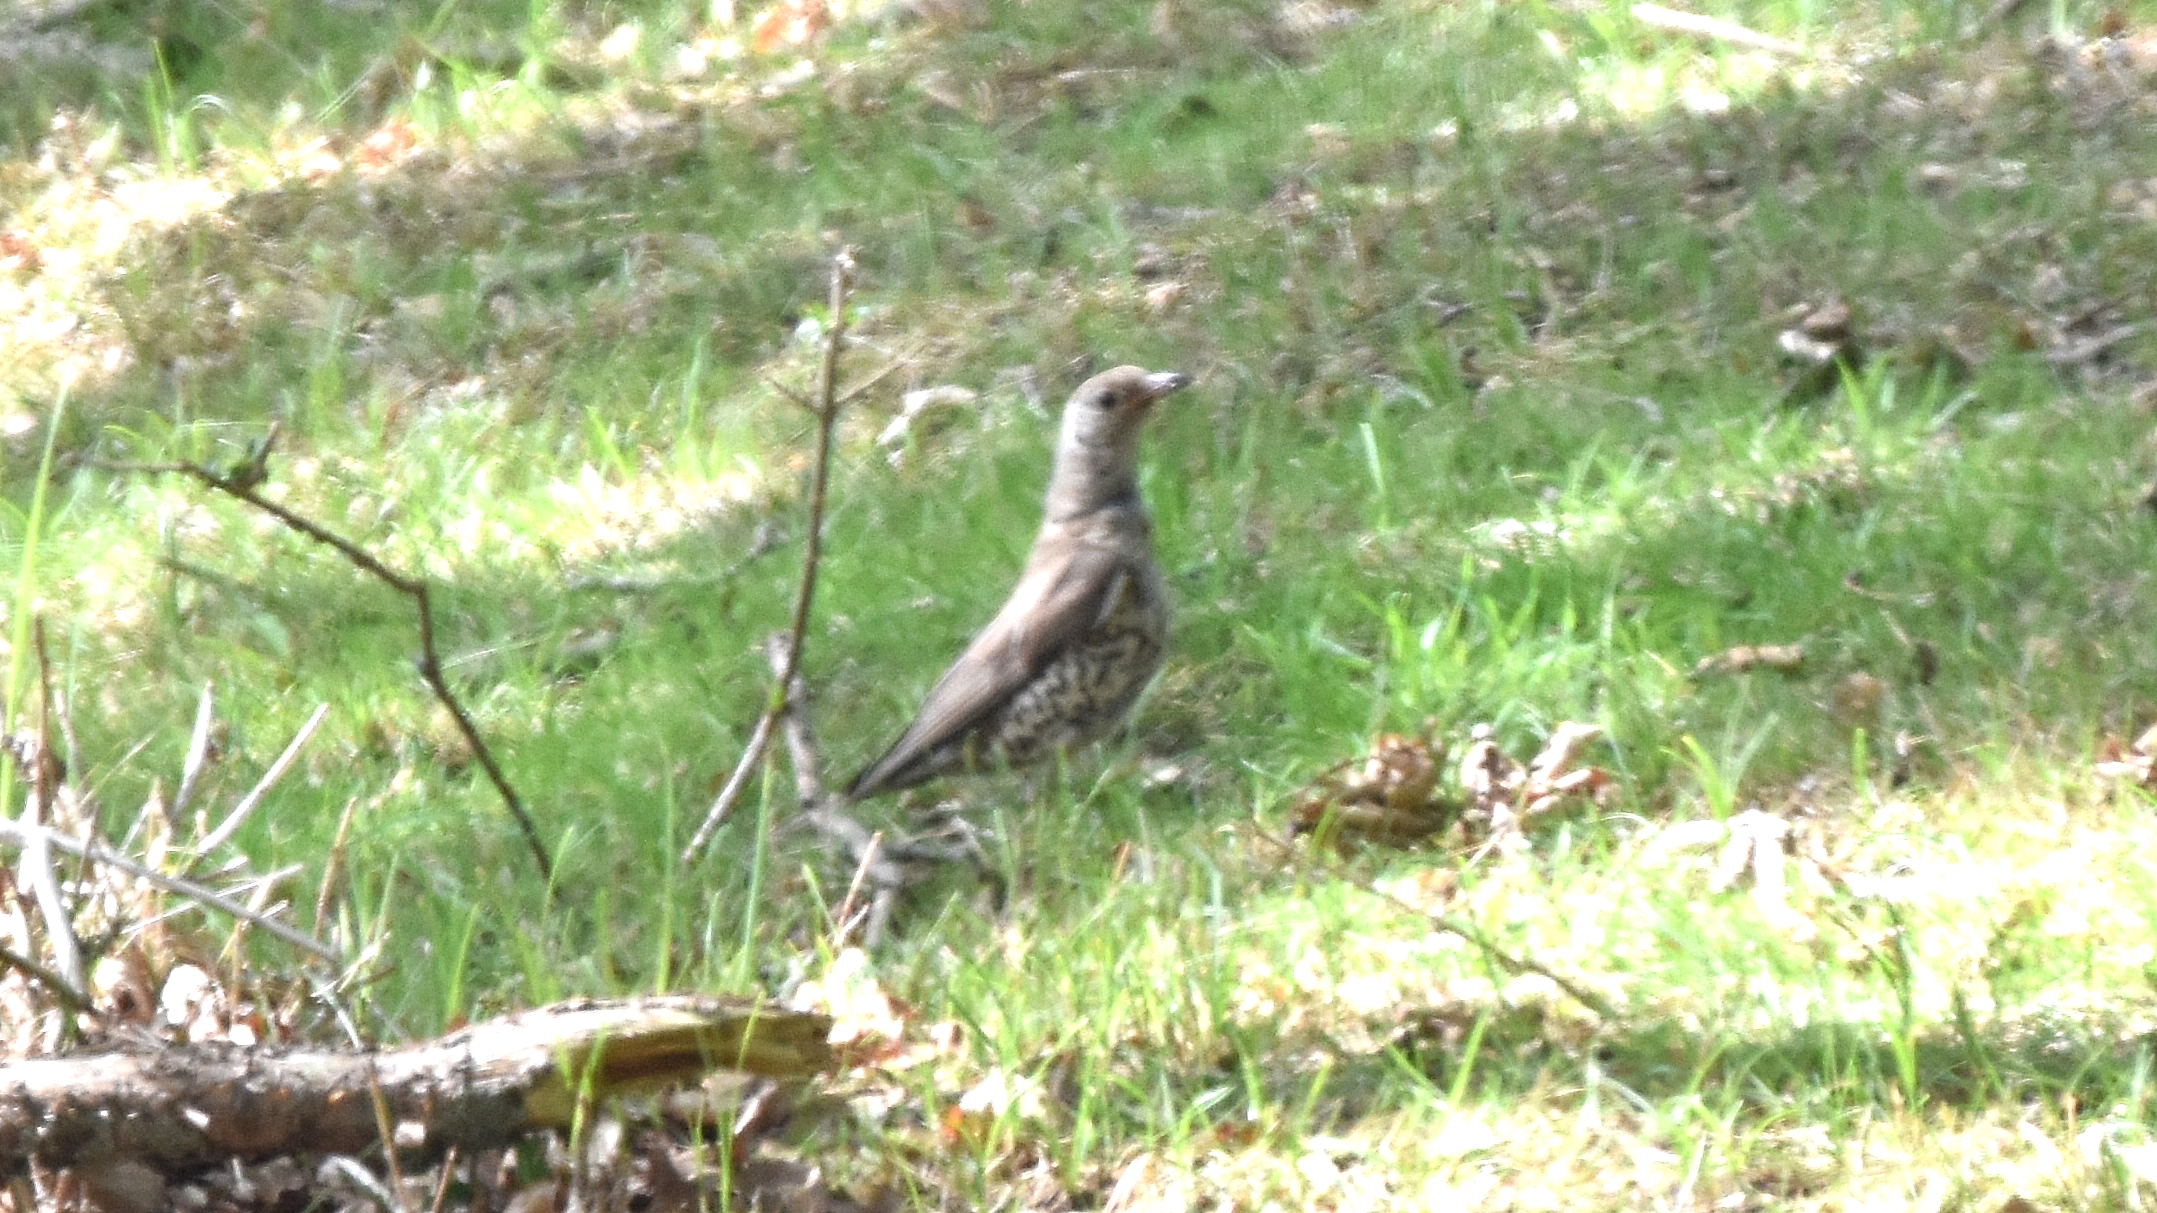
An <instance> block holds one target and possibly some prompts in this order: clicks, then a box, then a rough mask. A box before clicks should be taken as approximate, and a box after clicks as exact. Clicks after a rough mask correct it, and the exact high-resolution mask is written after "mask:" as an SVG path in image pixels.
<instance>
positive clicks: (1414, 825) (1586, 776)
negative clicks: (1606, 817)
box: [1290, 721, 1615, 848]
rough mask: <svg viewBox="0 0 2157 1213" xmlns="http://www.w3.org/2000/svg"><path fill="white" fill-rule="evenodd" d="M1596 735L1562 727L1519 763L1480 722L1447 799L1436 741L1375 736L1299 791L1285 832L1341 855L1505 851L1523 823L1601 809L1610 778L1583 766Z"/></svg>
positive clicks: (1588, 728) (1585, 728) (1584, 728)
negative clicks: (1363, 849)
mask: <svg viewBox="0 0 2157 1213" xmlns="http://www.w3.org/2000/svg"><path fill="white" fill-rule="evenodd" d="M1601 736H1602V729H1601V728H1599V727H1597V726H1595V725H1592V724H1582V723H1578V722H1574V721H1567V722H1565V723H1563V724H1560V725H1559V726H1558V727H1557V728H1556V729H1554V730H1552V732H1551V735H1550V738H1549V739H1548V740H1547V741H1545V742H1544V744H1543V748H1542V749H1541V750H1540V751H1539V752H1537V754H1536V755H1535V757H1534V758H1532V759H1530V760H1529V761H1528V762H1527V763H1526V764H1522V763H1520V762H1518V761H1516V760H1515V759H1514V758H1513V757H1512V756H1510V755H1508V754H1507V753H1506V752H1505V751H1504V749H1503V748H1501V747H1500V746H1499V744H1498V743H1497V741H1496V740H1495V739H1494V735H1493V731H1492V729H1491V727H1490V726H1489V725H1487V724H1479V725H1476V726H1475V727H1474V728H1473V729H1471V730H1470V731H1469V740H1468V745H1467V748H1466V749H1465V750H1464V751H1463V752H1462V754H1461V760H1460V765H1459V767H1458V768H1457V771H1456V776H1455V782H1454V788H1453V790H1452V791H1451V792H1450V793H1449V792H1448V791H1447V790H1446V789H1443V788H1441V786H1440V784H1441V782H1442V780H1441V775H1442V771H1443V767H1444V762H1445V745H1444V743H1443V742H1442V741H1437V740H1433V739H1431V738H1428V737H1409V736H1404V735H1401V734H1398V733H1384V734H1380V735H1379V736H1378V737H1377V739H1376V740H1374V741H1373V742H1372V743H1371V748H1370V752H1369V753H1368V754H1366V755H1365V756H1364V757H1363V758H1362V759H1360V760H1355V759H1352V760H1350V761H1348V762H1344V763H1341V764H1339V765H1337V766H1335V767H1333V768H1332V769H1330V770H1327V771H1325V772H1323V773H1321V774H1320V775H1318V776H1317V777H1316V778H1314V779H1313V780H1311V781H1310V782H1309V783H1308V784H1306V785H1304V787H1303V790H1302V791H1301V792H1299V793H1298V794H1297V796H1296V800H1295V806H1294V808H1293V809H1292V810H1291V811H1290V818H1291V826H1290V829H1291V832H1292V833H1294V834H1297V835H1302V834H1313V835H1316V836H1318V837H1319V838H1320V839H1321V840H1323V841H1325V842H1327V843H1330V844H1332V845H1334V846H1336V847H1341V848H1348V847H1351V846H1354V845H1358V844H1362V843H1378V844H1383V845H1388V846H1399V847H1406V846H1416V845H1420V844H1424V843H1439V844H1441V845H1447V844H1450V845H1453V846H1462V847H1472V848H1482V847H1488V846H1503V845H1509V844H1511V843H1513V842H1515V841H1517V840H1518V839H1519V838H1520V835H1521V830H1522V828H1523V826H1524V825H1525V824H1526V823H1527V822H1528V821H1529V820H1531V819H1533V818H1536V817H1540V816H1543V815H1545V814H1548V813H1551V812H1553V811H1555V810H1557V809H1559V808H1562V807H1564V806H1566V805H1568V804H1571V803H1575V802H1577V801H1581V800H1586V801H1591V802H1595V803H1600V802H1601V801H1602V799H1603V798H1604V795H1605V793H1606V791H1607V790H1608V789H1611V788H1613V787H1615V781H1614V779H1613V778H1612V777H1611V775H1610V773H1609V772H1607V771H1605V770H1603V769H1602V768H1601V767H1596V766H1587V765H1582V764H1581V763H1580V761H1579V759H1580V753H1581V751H1582V750H1583V749H1584V748H1585V747H1586V746H1587V745H1588V744H1589V743H1590V742H1592V741H1595V740H1596V739H1598V738H1600V737H1601Z"/></svg>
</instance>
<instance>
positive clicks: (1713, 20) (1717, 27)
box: [1633, 4, 1805, 56]
mask: <svg viewBox="0 0 2157 1213" xmlns="http://www.w3.org/2000/svg"><path fill="white" fill-rule="evenodd" d="M1633 20H1635V21H1638V22H1640V23H1641V24H1642V25H1652V26H1655V27H1656V28H1658V29H1667V30H1674V31H1676V32H1677V33H1681V34H1693V35H1696V36H1698V37H1701V38H1712V39H1715V40H1717V41H1720V42H1728V43H1730V44H1732V45H1733V46H1743V47H1750V48H1751V49H1753V50H1756V51H1766V52H1768V53H1769V54H1771V55H1790V56H1798V55H1803V54H1804V53H1805V48H1804V47H1802V46H1799V45H1798V44H1797V43H1795V42H1785V41H1783V40H1782V39H1781V38H1775V37H1771V36H1769V35H1767V34H1763V33H1761V32H1759V31H1758V30H1751V29H1747V28H1745V27H1744V26H1742V25H1739V24H1738V23H1737V22H1735V21H1725V20H1723V19H1722V18H1720V17H1703V16H1701V15H1700V14H1698V13H1683V12H1679V11H1678V10H1677V9H1674V8H1664V7H1663V6H1662V5H1660V4H1636V5H1634V6H1633Z"/></svg>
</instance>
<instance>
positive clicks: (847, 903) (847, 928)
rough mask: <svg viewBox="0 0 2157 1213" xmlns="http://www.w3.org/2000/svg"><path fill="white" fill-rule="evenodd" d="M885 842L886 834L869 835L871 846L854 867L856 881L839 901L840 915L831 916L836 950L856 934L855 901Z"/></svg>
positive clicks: (848, 884) (833, 945)
mask: <svg viewBox="0 0 2157 1213" xmlns="http://www.w3.org/2000/svg"><path fill="white" fill-rule="evenodd" d="M883 842H884V832H883V831H882V830H878V831H877V832H876V833H874V834H871V835H869V845H868V846H866V847H864V848H862V854H861V862H860V863H857V864H855V865H854V879H853V880H852V881H850V882H848V883H847V886H846V896H844V897H842V898H840V899H839V910H838V913H836V914H833V915H832V916H831V921H832V926H833V927H834V928H836V929H837V932H838V933H837V934H836V935H834V936H833V937H832V941H831V946H832V947H833V948H834V949H838V948H843V947H845V946H846V938H847V936H849V935H852V934H853V933H854V923H853V918H854V899H855V898H856V897H859V896H860V895H861V886H862V885H863V884H864V883H866V882H867V880H868V878H869V872H870V870H871V865H873V864H875V862H876V849H877V848H878V847H879V846H882V845H883Z"/></svg>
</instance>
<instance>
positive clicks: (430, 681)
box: [84, 429, 554, 880]
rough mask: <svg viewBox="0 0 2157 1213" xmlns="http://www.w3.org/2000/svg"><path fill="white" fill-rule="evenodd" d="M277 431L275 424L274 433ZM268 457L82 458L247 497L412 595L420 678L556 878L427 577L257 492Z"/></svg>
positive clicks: (264, 451) (260, 452)
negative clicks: (456, 676) (450, 642)
mask: <svg viewBox="0 0 2157 1213" xmlns="http://www.w3.org/2000/svg"><path fill="white" fill-rule="evenodd" d="M275 436H276V435H275V431H274V429H273V431H272V433H271V435H270V437H271V438H274V437H275ZM268 457H269V441H268V440H267V439H266V440H265V441H264V442H263V443H262V444H261V446H259V447H258V448H257V449H256V451H255V454H254V456H253V458H252V459H251V460H249V461H246V462H243V463H241V464H240V465H238V466H237V467H235V468H233V469H232V470H231V471H229V472H219V471H216V470H214V469H212V468H207V467H204V466H202V465H201V464H198V463H106V462H103V461H99V460H85V461H84V463H85V465H86V466H90V467H97V468H102V469H104V470H106V471H113V472H138V473H148V474H151V475H178V476H187V477H190V478H192V479H194V480H196V481H197V482H199V483H201V484H203V485H205V486H207V487H209V488H210V489H213V490H215V491H217V492H220V493H224V494H225V495H227V496H230V497H236V498H238V499H240V500H241V501H244V502H246V503H247V504H249V505H251V506H253V507H255V508H256V509H258V510H261V511H262V512H263V513H265V514H268V515H269V516H270V517H272V518H275V519H276V520H277V521H279V522H282V523H284V524H285V525H286V526H288V527H290V528H292V529H293V530H295V531H298V532H299V533H300V534H302V535H305V536H307V537H308V538H309V539H312V540H314V541H315V542H316V543H319V544H321V545H323V546H324V547H327V548H330V549H332V550H334V551H335V552H336V553H337V554H338V555H340V556H343V557H344V558H345V560H346V561H347V562H349V563H350V564H352V565H353V567H355V568H358V569H359V570H360V571H362V572H364V573H367V574H369V575H370V576H372V577H374V578H375V579H376V580H377V581H380V582H381V583H382V584H384V585H386V586H388V587H390V588H391V589H393V590H396V591H397V592H398V593H400V594H403V595H404V596H405V597H407V598H410V599H411V600H412V603H413V606H414V607H415V608H417V611H418V614H419V676H420V679H421V680H422V681H424V682H425V683H426V684H427V689H428V690H430V691H432V692H434V697H435V701H436V702H438V703H440V704H441V705H442V706H443V708H445V709H447V710H448V712H449V715H450V718H451V719H452V720H454V721H456V723H457V731H458V732H459V733H461V734H463V736H464V741H465V744H466V745H468V746H470V747H471V749H472V756H473V757H474V758H477V759H478V760H479V765H480V769H481V770H483V771H485V772H486V773H487V780H488V782H490V783H492V784H493V785H494V790H495V792H496V793H498V794H499V795H500V796H501V798H502V804H503V805H504V806H505V807H507V808H508V810H509V815H510V816H511V817H512V818H515V819H516V822H517V828H518V829H519V830H521V831H522V832H523V833H524V841H525V843H526V845H527V846H529V847H530V848H531V851H532V858H533V859H534V860H536V861H537V862H538V864H539V874H540V875H541V876H544V877H546V878H547V879H549V880H552V879H553V878H554V860H553V859H552V858H550V857H549V856H548V855H547V846H546V844H545V843H543V842H541V841H540V839H539V827H538V826H536V825H534V824H532V817H531V814H530V813H527V812H526V811H525V808H524V800H523V799H522V798H521V797H519V796H518V795H517V790H516V789H515V788H513V787H511V786H510V784H509V778H508V777H507V776H505V775H503V774H502V768H501V766H500V765H499V764H497V763H496V762H495V760H494V752H493V751H492V750H489V749H488V748H487V743H486V741H485V740H483V739H482V738H481V737H480V735H479V729H478V727H477V726H475V725H474V724H473V723H472V717H471V715H470V714H469V713H467V712H466V711H465V710H464V705H463V704H462V703H460V702H458V699H457V696H456V693H455V692H453V691H451V690H450V689H449V683H448V682H447V681H446V680H445V679H444V678H443V677H442V657H441V654H440V653H439V652H437V651H436V649H435V644H434V606H433V603H432V600H431V596H430V593H429V591H428V588H427V583H426V582H424V581H421V580H420V579H418V578H416V577H407V576H405V575H404V574H402V573H399V572H398V571H396V570H395V569H392V568H390V567H389V566H388V565H386V564H383V563H382V562H381V561H380V560H377V559H375V557H374V555H373V554H372V553H370V552H368V551H367V549H365V548H363V547H361V546H359V545H358V544H356V543H353V542H352V541H351V540H349V539H346V538H345V537H343V536H342V535H338V534H336V533H335V532H333V531H331V530H329V529H328V528H326V527H324V526H322V525H321V524H320V523H318V522H315V521H314V520H312V519H310V518H305V517H302V516H301V515H299V514H296V513H293V512H292V511H291V510H289V509H286V508H285V507H284V506H282V505H279V504H278V503H277V502H274V501H271V500H270V499H269V498H267V497H264V496H263V495H262V494H261V493H259V492H257V491H256V486H257V485H259V484H261V483H262V479H263V477H264V475H265V474H266V473H265V471H264V467H263V465H264V463H265V462H266V461H267V459H268Z"/></svg>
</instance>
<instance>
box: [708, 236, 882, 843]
mask: <svg viewBox="0 0 2157 1213" xmlns="http://www.w3.org/2000/svg"><path fill="white" fill-rule="evenodd" d="M853 272H854V251H853V250H852V249H845V248H843V249H840V250H839V254H838V256H836V257H833V258H832V260H831V324H830V326H829V327H828V328H827V329H826V330H825V332H824V363H823V373H822V375H821V377H820V380H819V384H818V392H817V404H816V410H815V411H816V458H815V461H814V462H813V463H812V464H811V472H810V479H809V526H808V536H807V538H806V539H805V540H804V542H803V546H804V548H805V549H806V550H805V551H804V552H803V553H802V558H801V584H800V587H799V588H798V589H797V591H796V592H795V595H794V618H793V622H792V624H791V626H790V627H789V628H788V629H787V642H786V653H785V658H786V659H785V661H784V662H783V663H782V665H781V666H780V669H779V672H778V674H777V676H776V677H775V678H773V680H772V687H771V695H770V696H769V697H768V698H767V699H766V701H765V704H764V714H763V715H761V716H759V717H758V718H757V722H756V727H755V728H754V729H752V730H751V731H750V734H749V745H748V748H747V749H745V750H743V751H742V756H741V761H740V762H739V763H737V764H736V765H735V767H734V772H733V774H731V775H729V776H728V777H727V781H726V786H724V787H722V788H720V789H719V795H718V797H717V798H716V799H714V800H713V801H712V807H711V809H710V810H709V811H708V812H706V813H705V814H704V824H702V825H700V826H698V827H697V832H696V836H695V837H693V838H691V839H690V840H689V845H688V846H687V847H686V848H684V849H683V851H682V862H683V863H691V862H694V861H695V860H696V858H697V856H699V855H701V854H702V853H703V851H704V848H705V846H707V845H708V844H709V843H710V842H711V837H712V834H713V833H714V832H715V831H717V830H718V828H719V826H720V823H722V822H724V821H725V820H726V816H727V814H728V813H730V812H732V811H733V809H734V804H735V802H736V801H738V800H740V799H741V793H742V789H743V788H744V787H746V786H748V783H749V774H750V772H752V771H754V770H755V769H756V766H757V764H758V763H760V762H762V761H763V760H764V754H765V752H766V751H767V750H768V749H769V748H770V746H771V734H772V729H773V728H774V727H775V726H776V725H777V724H778V721H779V716H780V714H781V713H783V712H785V711H786V705H787V700H788V697H789V696H788V691H789V688H790V686H791V685H792V682H793V679H794V673H795V671H797V670H799V669H800V668H801V649H802V643H803V639H804V637H805V636H806V635H807V634H808V631H809V608H810V605H811V604H812V602H813V601H814V600H815V597H816V575H817V566H818V564H819V562H820V561H821V560H822V558H823V545H824V500H825V492H826V489H827V487H828V485H829V484H830V481H831V443H832V434H833V431H835V430H836V429H837V428H838V423H839V397H838V391H839V350H840V348H841V346H842V345H843V343H844V341H845V338H846V296H847V288H848V286H849V285H850V282H851V279H852V277H853ZM789 394H791V393H789Z"/></svg>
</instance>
